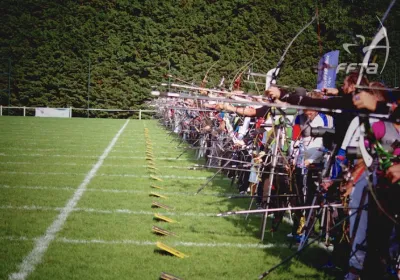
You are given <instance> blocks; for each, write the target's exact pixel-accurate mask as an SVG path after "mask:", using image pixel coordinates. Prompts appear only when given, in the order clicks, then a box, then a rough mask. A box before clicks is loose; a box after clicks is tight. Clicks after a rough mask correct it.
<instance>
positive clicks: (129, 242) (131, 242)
mask: <svg viewBox="0 0 400 280" xmlns="http://www.w3.org/2000/svg"><path fill="white" fill-rule="evenodd" d="M0 240H9V241H37V240H38V238H28V237H24V236H20V237H14V236H2V237H0ZM54 241H55V242H60V243H70V244H105V245H136V246H155V245H156V242H154V241H148V240H142V241H140V240H130V239H126V240H102V239H89V240H86V239H69V238H65V237H60V238H56V239H55V240H54ZM170 244H171V245H172V246H182V247H228V248H240V249H269V248H288V245H284V244H276V243H268V244H261V243H256V244H252V243H229V242H222V243H219V242H213V243H205V242H183V241H175V242H172V243H170Z"/></svg>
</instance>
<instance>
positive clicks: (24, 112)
mask: <svg viewBox="0 0 400 280" xmlns="http://www.w3.org/2000/svg"><path fill="white" fill-rule="evenodd" d="M36 109H39V107H25V106H24V107H16V106H2V105H0V116H24V117H26V116H35V111H36ZM52 109H64V110H65V109H69V118H72V117H88V118H89V117H90V118H93V117H94V118H97V117H100V118H104V117H114V118H127V117H135V118H138V119H139V120H141V119H142V118H143V117H145V118H147V117H149V116H152V115H154V113H155V112H156V110H145V109H139V110H123V109H95V108H89V109H87V108H73V107H70V108H52ZM73 112H75V113H73Z"/></svg>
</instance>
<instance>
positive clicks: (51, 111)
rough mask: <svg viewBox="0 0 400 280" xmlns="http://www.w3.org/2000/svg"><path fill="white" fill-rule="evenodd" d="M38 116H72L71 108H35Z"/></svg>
mask: <svg viewBox="0 0 400 280" xmlns="http://www.w3.org/2000/svg"><path fill="white" fill-rule="evenodd" d="M35 116H36V117H50V118H70V117H71V109H70V108H35Z"/></svg>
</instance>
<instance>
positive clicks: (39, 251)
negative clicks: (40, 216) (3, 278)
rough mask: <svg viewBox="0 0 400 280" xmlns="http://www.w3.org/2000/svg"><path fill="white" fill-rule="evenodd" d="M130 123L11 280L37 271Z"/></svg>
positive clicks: (109, 147)
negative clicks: (49, 248) (52, 243)
mask: <svg viewBox="0 0 400 280" xmlns="http://www.w3.org/2000/svg"><path fill="white" fill-rule="evenodd" d="M128 123H129V119H128V120H127V121H126V122H125V123H124V125H123V126H122V127H121V129H120V130H119V131H118V132H117V134H116V135H115V136H114V138H113V139H112V140H111V142H110V143H109V145H108V146H107V148H106V149H105V150H104V152H103V154H102V155H101V156H100V157H99V159H98V161H97V163H96V164H95V165H94V166H93V168H92V169H91V170H90V171H89V173H88V174H87V175H86V177H85V178H84V180H83V181H82V183H81V184H80V185H79V187H78V189H77V190H76V191H75V193H74V194H73V196H72V198H71V199H70V200H69V201H68V202H67V204H66V205H65V207H64V208H63V209H62V210H61V213H60V214H59V215H58V216H57V218H56V219H55V220H54V221H53V223H52V224H51V225H50V227H48V228H47V230H46V233H45V234H44V235H43V236H41V237H40V238H39V239H38V240H37V241H36V242H35V247H34V248H33V250H32V251H31V252H30V253H29V254H28V255H27V256H25V257H24V259H23V261H22V263H21V264H20V265H19V270H18V271H17V272H14V273H11V274H9V276H8V277H9V279H12V280H14V279H18V280H22V279H26V278H27V277H28V276H29V274H31V273H32V272H33V271H34V270H35V268H36V266H37V265H38V264H39V263H40V262H41V261H42V258H43V256H44V254H45V253H46V251H47V249H48V247H49V245H50V243H51V242H52V241H53V240H54V238H55V236H56V234H57V233H58V232H59V231H60V230H61V228H62V227H63V225H64V224H65V221H66V220H67V218H68V216H69V214H70V213H71V212H72V211H73V209H74V207H75V206H76V205H77V203H78V201H79V200H80V198H81V197H82V195H83V193H84V192H85V189H86V186H87V185H88V184H89V183H90V181H91V180H92V178H93V177H94V176H95V175H96V173H97V171H98V170H99V168H100V167H101V165H102V164H103V162H104V160H105V159H106V157H107V156H108V154H109V153H110V151H111V149H112V148H113V147H114V145H115V143H116V142H117V141H118V138H119V136H120V135H121V134H122V132H123V131H124V130H125V128H126V126H127V125H128Z"/></svg>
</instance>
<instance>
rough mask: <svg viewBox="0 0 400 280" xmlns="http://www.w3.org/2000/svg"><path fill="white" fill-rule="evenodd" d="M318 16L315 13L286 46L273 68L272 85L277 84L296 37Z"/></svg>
mask: <svg viewBox="0 0 400 280" xmlns="http://www.w3.org/2000/svg"><path fill="white" fill-rule="evenodd" d="M316 18H317V15H314V16H313V18H312V19H311V20H310V21H309V22H308V23H307V24H306V25H304V26H303V28H302V29H301V30H300V31H299V32H298V33H297V34H296V36H294V37H293V39H292V40H291V41H290V43H289V44H288V45H287V47H286V48H285V51H284V52H283V54H282V55H281V57H280V58H279V61H278V63H277V64H276V67H275V68H274V69H272V70H273V72H272V74H271V76H272V78H271V82H270V85H271V84H273V85H274V84H276V79H277V78H278V74H279V70H280V68H281V66H282V63H283V61H284V60H285V56H286V54H287V52H288V51H289V49H290V47H291V46H292V45H293V43H294V41H296V39H297V38H298V37H299V36H300V34H301V33H303V32H304V30H306V29H307V27H309V26H310V25H311V24H312V23H313V22H314V21H315V19H316ZM270 71H271V70H270ZM270 85H268V84H267V86H268V88H269V86H270Z"/></svg>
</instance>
